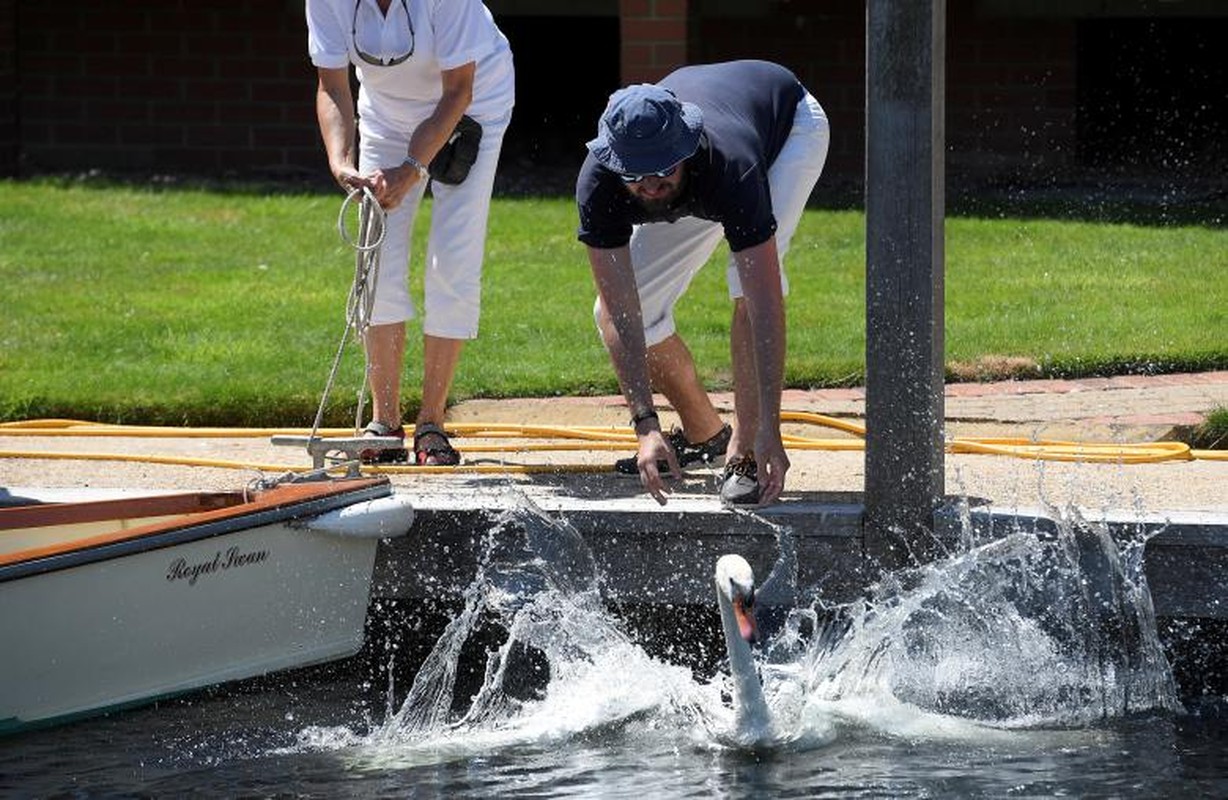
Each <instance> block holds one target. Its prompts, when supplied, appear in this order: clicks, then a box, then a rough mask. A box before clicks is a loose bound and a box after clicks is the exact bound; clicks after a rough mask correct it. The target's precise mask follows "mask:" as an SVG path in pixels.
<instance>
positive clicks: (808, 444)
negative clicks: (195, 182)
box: [0, 411, 1228, 475]
mask: <svg viewBox="0 0 1228 800" xmlns="http://www.w3.org/2000/svg"><path fill="white" fill-rule="evenodd" d="M781 421H782V422H786V423H795V424H798V423H800V424H807V425H815V426H820V427H826V428H833V429H836V430H840V431H843V432H845V433H849V434H852V435H854V436H856V437H861V438H855V439H850V438H842V439H816V438H812V437H808V436H797V435H790V434H785V435H784V436H783V437H782V439H783V441H784V444H785V447H786V449H789V450H827V451H847V450H864V449H865V442H864V437H865V433H866V429H865V426H864V425H862V424H861V423H858V422H853V421H849V420H843V419H838V418H835V417H828V416H825V415H823V414H815V413H811V412H805V411H785V412H782V413H781ZM445 427H446V429H447V431H448V433H449V434H450V435H453V436H457V437H470V438H481V439H516V440H518V441H516V442H515V443H511V444H482V445H479V444H477V443H473V444H466V445H465V446H464V448H463V449H464V450H465V451H466V452H470V453H524V452H542V451H552V452H553V451H558V452H563V451H578V450H586V451H605V450H609V451H623V452H626V451H633V450H634V449H635V442H636V439H635V434H634V432H633V431H632V430H631V429H630V428H628V427H625V426H585V425H521V424H511V423H480V422H460V423H451V424H447V425H445ZM316 433H317V435H319V436H321V437H325V438H329V437H348V436H352V435H353V430H351V429H348V428H344V429H342V428H329V429H321V430H319V431H317V432H316ZM310 434H311V431H310V430H309V429H307V428H171V427H159V426H152V425H113V424H106V423H98V422H87V421H82V420H72V419H35V420H22V421H17V422H5V423H0V436H91V437H93V436H101V437H107V436H112V437H115V436H123V437H138V438H143V437H153V438H269V437H271V436H274V435H298V436H309V435H310ZM526 440H532V441H526ZM946 451H947V452H949V453H957V454H983V455H1003V456H1012V457H1016V458H1026V459H1032V460H1040V461H1069V462H1083V463H1113V464H1144V463H1159V462H1164V461H1189V460H1194V459H1204V460H1209V461H1228V451H1223V450H1191V449H1190V447H1189V446H1188V445H1186V444H1184V443H1183V442H1151V443H1145V444H1100V443H1088V442H1065V441H1049V440H1032V439H1021V438H955V439H952V440H950V441H949V442H947V444H946ZM0 458H25V459H69V460H94V461H140V462H146V463H151V464H178V465H182V466H201V467H219V468H226V469H254V470H262V471H303V470H306V469H308V468H307V467H303V466H294V465H286V464H253V463H243V462H236V461H226V460H216V459H205V458H193V457H187V456H157V455H132V454H115V453H47V452H23V451H0ZM611 469H612V467H611V466H609V465H597V464H562V465H560V464H532V465H517V464H504V463H497V464H465V465H462V466H459V467H420V466H409V465H405V466H396V465H371V466H364V467H363V471H364V472H368V473H391V474H395V473H412V474H415V475H421V474H450V473H456V472H472V473H508V472H523V473H543V472H551V473H558V472H593V473H596V472H608V471H610V470H611Z"/></svg>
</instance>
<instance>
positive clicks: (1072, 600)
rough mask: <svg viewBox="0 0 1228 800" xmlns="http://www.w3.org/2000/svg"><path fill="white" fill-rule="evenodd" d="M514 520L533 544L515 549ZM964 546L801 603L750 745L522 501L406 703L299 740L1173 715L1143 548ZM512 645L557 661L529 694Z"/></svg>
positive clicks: (363, 761) (457, 740)
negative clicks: (627, 622) (518, 682)
mask: <svg viewBox="0 0 1228 800" xmlns="http://www.w3.org/2000/svg"><path fill="white" fill-rule="evenodd" d="M516 526H520V528H522V529H524V530H523V531H522V533H523V534H524V535H523V536H522V537H520V544H519V545H517V546H515V547H511V548H510V549H509V547H508V545H507V541H508V540H509V532H510V531H511V530H512V529H513V528H515V527H516ZM961 541H962V542H964V543H965V544H964V549H963V551H962V552H960V553H957V554H955V555H953V556H951V557H949V558H946V559H943V560H941V561H938V562H935V563H932V564H929V565H926V566H924V567H920V568H917V569H913V570H906V571H903V572H900V573H897V574H895V575H891V576H888V577H887V578H886V579H884V581H882V582H881V583H880V584H879V585H878V586H876V587H874V588H873V591H872V592H871V593H870V595H868V597H867V599H866V600H864V601H862V602H859V603H856V604H852V605H849V606H845V607H841V608H835V609H833V608H829V607H823V606H822V605H821V604H814V605H811V606H805V605H802V606H799V607H798V608H796V609H793V611H792V612H791V614H790V615H789V618H788V619H787V620H786V622H785V624H784V626H783V627H782V628H781V630H780V631H779V632H777V633H776V634H775V636H774V637H773V638H772V640H770V641H769V642H768V643H766V646H765V647H764V648H763V650H762V652H761V671H760V676H761V679H762V681H763V685H764V693H765V697H766V699H767V701H768V706H769V708H770V710H771V714H772V731H771V732H770V735H768V736H765V737H757V738H755V739H754V740H753V741H749V740H747V739H746V738H745V737H739V736H738V735H737V733H736V731H735V727H734V722H733V720H734V715H733V711H732V709H731V707H730V705H729V701H728V698H729V697H730V695H731V692H730V688H729V686H728V676H727V675H724V674H720V675H718V676H717V677H716V678H715V679H714V680H712V681H710V682H709V681H703V680H699V679H697V678H696V677H695V676H694V675H692V673H691V672H690V670H689V669H687V668H685V667H681V666H678V665H676V664H670V663H666V662H664V661H661V660H659V659H656V658H654V657H652V656H650V655H649V654H648V653H646V652H645V650H644V649H643V648H642V647H641V646H640V645H638V644H637V643H636V642H635V641H633V640H632V638H631V637H630V636H629V635H628V634H627V633H626V631H625V630H624V628H623V627H622V626H621V624H620V622H619V620H617V619H616V618H615V617H614V616H612V615H611V614H610V613H609V611H608V610H607V609H606V607H605V606H604V605H603V603H602V601H601V593H600V591H599V588H598V587H599V576H597V575H596V574H595V572H591V571H589V572H586V570H591V558H588V559H586V557H585V556H586V554H587V549H586V548H584V547H583V543H582V540H581V539H580V537H579V536H578V534H576V533H575V532H574V531H573V530H571V529H570V528H569V527H568V526H566V525H565V524H560V523H557V522H554V521H551V520H548V519H547V518H545V517H544V516H542V515H540V514H536V513H535V512H534V511H533V510H531V509H529V510H527V511H525V510H522V511H520V512H517V513H516V514H513V515H512V517H510V518H508V519H505V520H503V524H502V525H501V526H496V530H495V532H494V535H492V537H491V542H492V545H491V549H490V551H489V552H488V558H487V560H486V561H485V562H484V564H483V565H482V567H481V569H480V570H479V575H478V576H477V578H476V579H475V580H474V582H473V584H471V585H470V587H468V589H467V591H466V594H465V597H466V603H465V608H464V609H463V610H462V611H461V612H460V613H459V614H458V615H457V617H456V618H455V619H453V620H452V622H451V624H450V625H449V626H448V629H447V630H446V631H445V633H444V634H443V635H442V636H441V637H440V639H439V641H438V642H437V644H436V647H435V650H434V652H432V654H431V655H430V656H429V657H428V658H427V660H426V662H425V663H424V664H423V666H422V668H421V669H420V671H419V673H418V675H417V677H416V679H415V682H414V686H413V688H412V689H411V691H410V693H409V695H408V697H407V699H406V700H405V702H404V703H403V704H402V706H401V707H400V708H399V709H397V710H396V711H395V713H391V714H390V715H389V716H388V718H387V720H385V721H384V722H383V723H382V724H380V725H378V726H376V727H375V728H374V729H373V730H371V731H369V732H366V733H359V732H355V731H352V730H349V729H346V728H320V727H315V728H310V729H307V730H305V731H303V732H302V733H301V735H300V737H299V742H298V745H297V748H298V749H312V750H330V751H336V752H339V753H341V754H342V755H343V758H344V760H345V762H346V763H347V764H348V765H349V766H351V767H354V768H359V769H362V768H388V767H390V766H391V767H405V766H413V765H421V764H431V763H442V762H447V761H451V760H454V759H463V758H472V757H480V756H483V755H487V754H495V753H501V752H507V751H509V750H515V749H516V748H522V747H523V748H537V749H540V748H549V747H551V746H554V745H558V744H560V743H566V742H576V741H593V742H609V743H611V744H612V743H616V742H623V743H628V742H630V743H633V744H634V745H635V746H637V747H644V746H645V745H646V744H649V743H651V746H653V747H662V748H670V747H673V748H694V749H700V750H706V749H711V750H723V749H733V750H763V749H769V750H781V751H786V752H794V751H804V750H810V749H814V748H821V747H825V746H828V745H830V744H831V743H832V742H834V741H837V740H838V739H839V738H840V737H843V736H864V735H871V736H876V737H888V738H898V739H901V740H905V741H915V740H926V741H929V740H956V741H968V742H970V743H977V744H986V743H993V742H998V741H1000V742H1003V743H1009V742H1015V743H1026V742H1027V741H1028V739H1029V738H1030V737H1031V736H1032V733H1033V732H1036V731H1044V733H1045V736H1047V737H1049V739H1048V740H1049V741H1056V740H1055V739H1053V738H1052V737H1054V736H1057V737H1058V738H1059V739H1060V738H1063V737H1064V739H1065V740H1069V741H1071V742H1075V743H1077V742H1078V741H1081V740H1083V739H1084V738H1085V737H1086V736H1088V735H1093V736H1094V735H1095V730H1096V729H1097V726H1099V725H1101V724H1102V723H1104V722H1106V721H1109V720H1113V719H1118V718H1121V717H1123V716H1126V715H1129V714H1134V713H1139V712H1145V711H1156V710H1160V711H1176V710H1179V709H1180V704H1179V702H1178V699H1177V694H1176V688H1175V685H1174V682H1173V680H1172V676H1171V672H1170V670H1169V669H1168V665H1167V662H1166V661H1165V659H1164V655H1163V652H1162V650H1161V647H1160V644H1159V641H1158V636H1157V634H1156V630H1155V624H1154V614H1153V612H1152V609H1151V606H1150V596H1149V594H1148V593H1147V591H1146V584H1145V580H1144V578H1143V575H1142V566H1141V558H1137V557H1135V556H1136V555H1137V552H1141V547H1139V548H1137V550H1134V549H1131V548H1130V546H1129V543H1127V547H1126V552H1127V557H1124V558H1123V556H1122V555H1121V553H1120V552H1119V550H1118V548H1117V545H1116V544H1115V543H1114V542H1113V541H1112V540H1111V538H1110V537H1109V535H1108V533H1107V531H1106V530H1104V529H1103V528H1097V527H1096V526H1093V525H1089V524H1087V523H1086V522H1085V521H1083V520H1081V519H1078V518H1070V519H1065V520H1061V521H1060V525H1059V531H1058V533H1057V534H1056V535H1052V534H1048V535H1043V534H1038V533H1036V532H1018V533H1014V534H1011V535H1008V536H1006V537H1003V538H1000V539H996V540H994V541H990V542H985V543H980V544H977V543H976V542H975V536H974V534H972V533H971V532H967V534H966V535H965V536H963V537H962V538H961ZM783 544H785V543H784V542H782V545H783ZM517 548H519V549H517ZM788 550H789V548H785V547H783V546H782V552H785V551H788ZM785 554H786V556H787V555H788V553H787V552H786V553H785ZM558 564H562V566H561V567H559V566H557V565H558ZM585 565H590V566H585ZM492 618H494V619H496V620H497V621H498V624H499V625H500V626H502V627H503V628H504V629H505V630H506V632H507V634H508V638H507V641H506V643H505V644H504V645H503V646H502V647H500V648H498V649H497V650H495V651H493V652H491V653H490V655H489V657H488V660H487V664H486V676H485V680H484V682H483V685H482V688H481V689H480V690H479V692H478V693H477V695H476V696H475V697H474V698H473V699H472V702H471V703H470V704H469V705H468V708H467V710H465V711H463V712H457V711H454V710H453V699H454V698H453V694H454V690H455V675H456V671H457V661H458V659H459V658H460V652H461V648H462V646H463V645H464V643H465V641H466V640H467V639H468V637H469V636H470V635H471V634H472V633H473V631H474V630H475V629H476V627H477V626H478V624H479V622H480V620H483V619H485V620H490V619H492ZM806 631H814V633H813V635H807V633H806ZM513 645H515V646H516V647H521V648H528V649H530V650H532V651H534V652H536V653H537V654H538V655H539V657H540V659H542V660H544V662H545V663H546V664H548V666H549V681H548V683H547V684H545V685H544V686H543V687H541V690H540V692H539V693H538V695H537V696H533V697H528V698H524V697H520V696H517V695H516V693H515V692H511V691H509V689H508V685H509V684H508V681H509V679H510V677H511V673H514V672H515V670H516V664H515V659H514V658H513V657H512V649H513Z"/></svg>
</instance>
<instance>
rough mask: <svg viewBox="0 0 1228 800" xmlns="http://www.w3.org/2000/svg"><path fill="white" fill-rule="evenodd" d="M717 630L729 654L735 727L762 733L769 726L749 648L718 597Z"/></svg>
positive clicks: (729, 607)
mask: <svg viewBox="0 0 1228 800" xmlns="http://www.w3.org/2000/svg"><path fill="white" fill-rule="evenodd" d="M720 606H721V627H722V628H724V631H725V649H726V650H728V651H729V671H730V674H731V675H732V677H733V705H734V710H735V711H736V714H737V725H738V727H739V728H741V729H743V730H747V729H753V730H756V731H758V730H765V729H766V728H767V726H768V724H769V723H770V722H771V714H769V712H768V707H767V700H766V699H765V698H764V696H763V685H762V684H761V683H759V671H758V670H757V669H756V667H755V658H754V655H753V654H752V653H751V650H750V645H749V644H747V643H746V640H745V639H743V638H742V635H741V634H740V633H739V632H738V622H737V619H736V618H735V617H734V613H733V605H732V604H731V603H730V602H729V599H728V598H727V597H725V596H724V595H723V594H722V595H720Z"/></svg>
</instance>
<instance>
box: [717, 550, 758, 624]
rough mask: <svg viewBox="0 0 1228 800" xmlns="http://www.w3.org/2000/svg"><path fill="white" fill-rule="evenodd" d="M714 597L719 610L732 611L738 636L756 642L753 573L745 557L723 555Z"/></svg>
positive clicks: (719, 561)
mask: <svg viewBox="0 0 1228 800" xmlns="http://www.w3.org/2000/svg"><path fill="white" fill-rule="evenodd" d="M716 594H717V597H718V598H719V599H720V604H721V607H722V611H724V610H725V609H726V608H728V609H729V610H730V611H732V612H733V619H734V621H735V622H736V623H737V629H738V634H739V635H740V636H741V637H742V640H743V641H745V642H749V643H751V644H753V643H755V642H757V641H759V626H758V624H757V623H756V622H755V571H754V570H752V569H751V568H750V564H748V563H747V561H746V559H745V558H742V556H739V555H735V554H732V553H730V554H728V555H723V556H721V557H720V559H719V560H717V562H716Z"/></svg>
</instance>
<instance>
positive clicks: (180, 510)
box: [0, 477, 413, 733]
mask: <svg viewBox="0 0 1228 800" xmlns="http://www.w3.org/2000/svg"><path fill="white" fill-rule="evenodd" d="M6 495H7V496H6V497H5V503H6V505H5V507H0V733H7V732H13V731H18V730H23V729H26V728H29V727H35V726H41V725H46V724H52V723H57V722H64V721H68V720H71V719H75V718H79V717H84V716H90V715H94V714H99V713H104V712H107V711H111V710H115V709H118V708H124V707H131V706H136V705H141V704H145V703H149V702H152V701H154V700H157V699H160V698H165V697H169V696H173V695H177V694H181V693H184V692H187V691H191V690H193V689H199V688H202V687H205V686H210V685H214V684H219V683H223V682H226V681H231V680H238V679H242V678H249V677H253V676H257V675H262V674H266V673H269V672H272V671H275V670H281V669H287V668H293V667H302V666H307V665H310V664H317V663H322V662H326V661H331V660H335V659H339V658H344V657H347V656H351V655H353V654H355V653H357V652H358V650H359V649H360V648H361V647H362V643H363V631H364V623H365V621H366V615H367V605H368V600H369V595H370V589H371V576H372V571H373V567H374V563H375V555H376V549H377V547H378V544H379V540H380V539H381V538H386V537H393V536H400V535H403V534H405V533H407V532H408V530H409V528H410V525H411V524H412V523H413V509H412V507H411V505H410V504H409V501H408V500H407V498H405V497H404V496H401V495H397V494H395V493H394V492H393V489H392V486H391V484H390V483H389V481H388V479H387V478H386V477H379V478H324V479H319V480H303V481H289V482H281V483H277V484H275V485H271V486H268V485H260V486H259V487H258V488H254V489H248V490H242V491H234V492H182V493H161V494H149V495H141V496H135V495H127V496H123V497H116V498H112V499H103V500H97V499H82V500H74V501H69V502H27V503H25V504H16V505H14V503H22V502H23V501H22V499H21V498H14V497H13V496H12V494H11V493H6Z"/></svg>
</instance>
